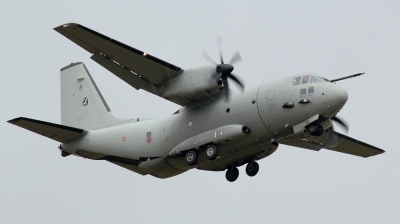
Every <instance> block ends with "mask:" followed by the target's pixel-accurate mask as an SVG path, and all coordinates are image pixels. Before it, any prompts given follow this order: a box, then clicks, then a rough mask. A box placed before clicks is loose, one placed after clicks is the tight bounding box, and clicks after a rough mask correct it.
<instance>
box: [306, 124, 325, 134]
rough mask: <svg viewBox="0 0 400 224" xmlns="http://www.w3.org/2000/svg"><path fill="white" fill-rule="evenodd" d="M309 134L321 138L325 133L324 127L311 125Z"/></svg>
mask: <svg viewBox="0 0 400 224" xmlns="http://www.w3.org/2000/svg"><path fill="white" fill-rule="evenodd" d="M308 132H309V133H310V135H313V136H321V135H322V134H323V133H324V127H323V126H322V125H320V124H310V126H309V127H308Z"/></svg>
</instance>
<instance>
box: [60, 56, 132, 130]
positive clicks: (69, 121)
mask: <svg viewBox="0 0 400 224" xmlns="http://www.w3.org/2000/svg"><path fill="white" fill-rule="evenodd" d="M125 121H127V119H118V118H116V117H114V115H113V114H112V113H111V110H110V108H109V107H108V105H107V103H106V101H105V100H104V98H103V96H102V95H101V93H100V90H99V89H98V88H97V86H96V83H95V82H94V80H93V78H92V76H91V75H90V73H89V71H88V70H87V68H86V66H85V65H84V64H83V63H82V62H78V63H72V64H70V65H68V66H66V67H64V68H62V69H61V124H62V125H66V126H71V127H76V128H82V129H85V130H93V129H98V128H104V127H107V126H111V125H116V124H119V123H123V122H125Z"/></svg>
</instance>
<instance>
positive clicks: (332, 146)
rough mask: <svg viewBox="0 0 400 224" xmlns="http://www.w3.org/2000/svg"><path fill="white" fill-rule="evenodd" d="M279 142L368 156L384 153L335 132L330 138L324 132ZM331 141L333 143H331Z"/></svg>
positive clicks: (317, 149) (316, 149)
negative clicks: (318, 134) (319, 134)
mask: <svg viewBox="0 0 400 224" xmlns="http://www.w3.org/2000/svg"><path fill="white" fill-rule="evenodd" d="M279 142H280V143H282V144H284V145H290V146H295V147H299V148H304V149H311V150H315V151H319V150H320V149H322V148H325V149H329V150H332V151H336V152H341V153H346V154H350V155H355V156H361V157H365V158H366V157H370V156H375V155H379V154H381V153H384V152H385V151H384V150H382V149H380V148H377V147H375V146H372V145H369V144H367V143H364V142H361V141H358V140H356V139H353V138H350V137H349V136H346V135H343V134H340V133H338V132H335V134H334V139H333V140H332V139H330V136H329V132H324V134H323V135H321V136H319V137H317V136H310V137H306V138H298V139H291V138H286V139H281V140H279ZM331 142H333V143H331Z"/></svg>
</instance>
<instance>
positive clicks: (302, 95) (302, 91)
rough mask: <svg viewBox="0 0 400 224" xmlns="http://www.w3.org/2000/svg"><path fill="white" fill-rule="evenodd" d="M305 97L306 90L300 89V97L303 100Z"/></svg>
mask: <svg viewBox="0 0 400 224" xmlns="http://www.w3.org/2000/svg"><path fill="white" fill-rule="evenodd" d="M306 96H307V89H301V90H300V97H301V98H303V97H306Z"/></svg>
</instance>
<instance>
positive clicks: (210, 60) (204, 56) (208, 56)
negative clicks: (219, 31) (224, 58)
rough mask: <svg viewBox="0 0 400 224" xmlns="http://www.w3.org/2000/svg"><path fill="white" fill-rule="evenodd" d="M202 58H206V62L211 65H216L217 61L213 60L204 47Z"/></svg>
mask: <svg viewBox="0 0 400 224" xmlns="http://www.w3.org/2000/svg"><path fill="white" fill-rule="evenodd" d="M202 55H203V58H204V59H206V60H207V61H208V62H210V63H211V64H213V65H217V62H215V61H214V60H213V59H212V57H211V56H210V55H209V54H208V53H207V51H206V50H205V49H203V53H202Z"/></svg>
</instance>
